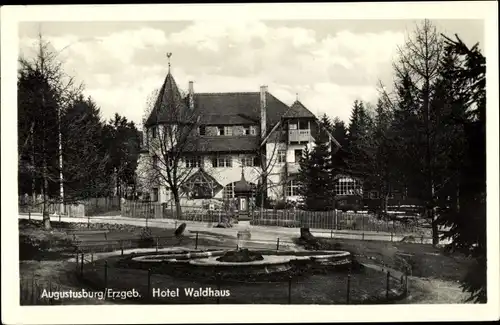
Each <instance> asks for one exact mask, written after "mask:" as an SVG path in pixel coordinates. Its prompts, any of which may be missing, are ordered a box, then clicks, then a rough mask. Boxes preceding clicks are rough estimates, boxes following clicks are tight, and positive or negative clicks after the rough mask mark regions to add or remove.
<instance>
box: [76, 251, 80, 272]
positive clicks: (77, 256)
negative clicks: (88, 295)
mask: <svg viewBox="0 0 500 325" xmlns="http://www.w3.org/2000/svg"><path fill="white" fill-rule="evenodd" d="M79 255H80V254H78V251H77V252H76V256H75V263H76V269H77V270H78V263H79V261H78V258H80V256H79Z"/></svg>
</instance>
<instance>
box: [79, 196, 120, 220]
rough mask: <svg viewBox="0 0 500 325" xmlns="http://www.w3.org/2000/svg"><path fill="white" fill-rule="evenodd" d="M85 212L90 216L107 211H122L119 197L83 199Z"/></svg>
mask: <svg viewBox="0 0 500 325" xmlns="http://www.w3.org/2000/svg"><path fill="white" fill-rule="evenodd" d="M83 204H84V205H85V213H86V215H88V216H93V215H97V214H100V213H107V212H111V211H120V198H119V197H98V198H90V199H87V200H85V201H83Z"/></svg>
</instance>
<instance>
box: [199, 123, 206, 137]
mask: <svg viewBox="0 0 500 325" xmlns="http://www.w3.org/2000/svg"><path fill="white" fill-rule="evenodd" d="M205 134H206V129H205V126H204V125H202V126H199V127H198V135H205Z"/></svg>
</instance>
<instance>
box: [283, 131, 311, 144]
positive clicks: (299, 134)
mask: <svg viewBox="0 0 500 325" xmlns="http://www.w3.org/2000/svg"><path fill="white" fill-rule="evenodd" d="M310 141H311V130H310V129H302V130H289V131H288V142H310Z"/></svg>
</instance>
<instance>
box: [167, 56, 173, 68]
mask: <svg viewBox="0 0 500 325" xmlns="http://www.w3.org/2000/svg"><path fill="white" fill-rule="evenodd" d="M171 56H172V52H168V53H167V58H168V70H169V71H170V57H171Z"/></svg>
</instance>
